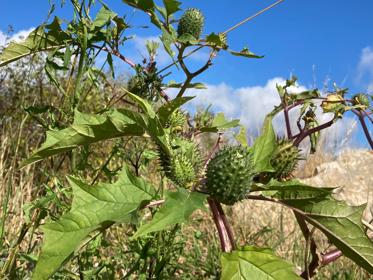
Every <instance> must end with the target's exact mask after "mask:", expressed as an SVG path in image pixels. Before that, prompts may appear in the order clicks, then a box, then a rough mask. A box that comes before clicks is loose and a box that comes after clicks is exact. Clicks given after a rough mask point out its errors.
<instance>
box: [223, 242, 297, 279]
mask: <svg viewBox="0 0 373 280" xmlns="http://www.w3.org/2000/svg"><path fill="white" fill-rule="evenodd" d="M221 263H222V275H221V280H247V279H256V280H293V279H301V278H300V277H299V276H298V275H297V274H296V273H295V272H294V270H295V269H294V267H293V265H292V264H290V263H288V262H287V261H285V260H283V259H281V258H279V257H277V256H276V255H274V253H273V251H272V250H271V249H269V248H258V247H254V246H245V247H243V248H241V250H235V251H233V252H230V253H223V254H222V256H221Z"/></svg>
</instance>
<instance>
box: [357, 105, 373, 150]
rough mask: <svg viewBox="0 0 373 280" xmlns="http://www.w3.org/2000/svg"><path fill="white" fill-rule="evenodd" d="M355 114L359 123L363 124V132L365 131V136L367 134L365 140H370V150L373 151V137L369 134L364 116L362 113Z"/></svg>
mask: <svg viewBox="0 0 373 280" xmlns="http://www.w3.org/2000/svg"><path fill="white" fill-rule="evenodd" d="M354 113H355V114H356V115H357V116H358V118H359V121H360V123H361V127H362V128H363V131H364V134H365V138H366V139H367V140H368V143H369V145H370V148H371V149H372V150H373V140H372V137H371V136H370V134H369V130H368V127H367V124H366V123H365V120H364V116H363V114H362V113H361V112H354Z"/></svg>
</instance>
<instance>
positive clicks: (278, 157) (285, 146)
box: [271, 139, 300, 179]
mask: <svg viewBox="0 0 373 280" xmlns="http://www.w3.org/2000/svg"><path fill="white" fill-rule="evenodd" d="M299 158H300V156H299V149H298V148H297V147H295V146H294V145H293V143H292V142H291V141H289V140H285V139H282V140H279V141H278V143H277V148H276V150H275V152H274V153H273V156H272V160H271V164H272V166H273V168H274V170H275V172H274V174H273V175H272V176H273V177H275V178H277V179H286V178H288V177H289V176H290V175H291V173H292V172H293V171H294V170H295V168H296V167H297V164H298V160H299Z"/></svg>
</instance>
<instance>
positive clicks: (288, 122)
mask: <svg viewBox="0 0 373 280" xmlns="http://www.w3.org/2000/svg"><path fill="white" fill-rule="evenodd" d="M284 116H285V124H286V132H287V135H288V139H291V138H292V137H293V135H292V133H291V127H290V120H289V108H288V106H285V108H284Z"/></svg>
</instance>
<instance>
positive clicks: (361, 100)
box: [352, 93, 370, 110]
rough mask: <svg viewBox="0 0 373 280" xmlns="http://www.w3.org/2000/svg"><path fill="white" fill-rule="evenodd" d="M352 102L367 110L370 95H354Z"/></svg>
mask: <svg viewBox="0 0 373 280" xmlns="http://www.w3.org/2000/svg"><path fill="white" fill-rule="evenodd" d="M352 104H353V105H360V106H361V109H363V110H366V109H367V108H368V107H369V105H370V102H369V96H368V95H366V94H364V93H359V94H356V95H354V97H352Z"/></svg>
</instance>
